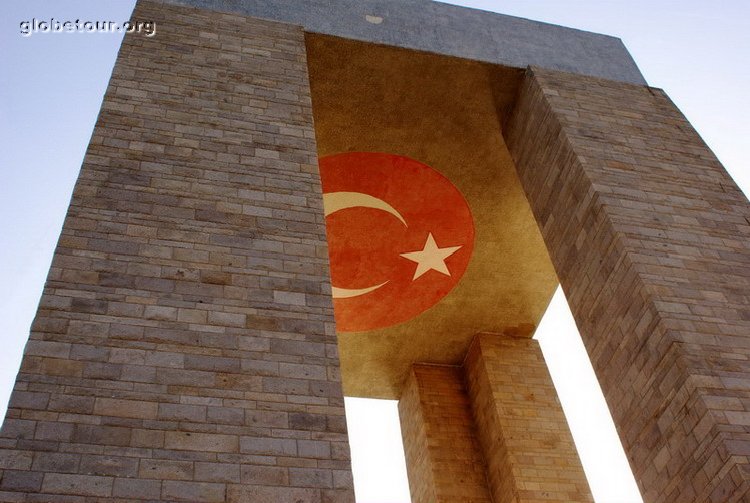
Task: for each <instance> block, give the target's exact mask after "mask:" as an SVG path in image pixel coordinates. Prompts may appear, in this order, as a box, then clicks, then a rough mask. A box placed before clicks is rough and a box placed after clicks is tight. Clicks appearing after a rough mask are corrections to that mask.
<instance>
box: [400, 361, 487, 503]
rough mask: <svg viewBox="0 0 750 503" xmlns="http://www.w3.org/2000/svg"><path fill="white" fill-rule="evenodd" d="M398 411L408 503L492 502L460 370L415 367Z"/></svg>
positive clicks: (441, 367) (436, 366) (454, 368)
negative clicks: (406, 477) (407, 477)
mask: <svg viewBox="0 0 750 503" xmlns="http://www.w3.org/2000/svg"><path fill="white" fill-rule="evenodd" d="M398 410H399V417H400V419H401V434H402V436H403V438H404V455H405V457H406V464H407V471H408V476H409V489H410V491H411V499H412V503H436V502H456V503H457V502H473V503H480V502H486V503H492V497H491V496H490V491H489V487H488V485H487V475H486V473H487V472H486V466H485V463H484V457H483V455H482V451H481V447H480V445H479V441H478V438H477V435H476V429H475V427H474V419H473V416H472V412H471V404H470V403H469V398H468V396H467V395H466V391H465V386H464V377H463V372H462V370H461V368H460V367H454V366H449V365H419V364H417V365H414V367H413V368H412V372H411V374H410V375H409V378H408V380H407V382H406V385H405V387H404V392H403V394H402V396H401V399H400V400H399V402H398Z"/></svg>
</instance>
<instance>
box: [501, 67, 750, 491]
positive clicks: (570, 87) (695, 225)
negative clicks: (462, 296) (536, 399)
mask: <svg viewBox="0 0 750 503" xmlns="http://www.w3.org/2000/svg"><path fill="white" fill-rule="evenodd" d="M505 134H506V140H507V143H508V147H509V149H510V151H511V153H512V155H513V157H514V159H515V162H516V165H517V168H518V172H519V176H520V179H521V182H522V184H523V186H524V189H525V191H526V193H527V196H528V199H529V201H530V203H531V206H532V209H533V212H534V215H535V217H536V219H537V222H538V224H539V227H540V229H541V230H542V233H543V236H544V240H545V243H546V245H547V247H548V250H549V253H550V256H551V258H552V261H553V263H554V265H555V268H556V270H557V274H558V276H559V278H560V282H561V283H562V286H563V289H564V291H565V294H566V296H567V298H568V301H569V303H570V306H571V309H572V311H573V315H574V317H575V319H576V322H577V324H578V327H579V329H580V332H581V336H582V337H583V341H584V344H585V345H586V348H587V350H588V353H589V355H590V357H591V360H592V363H593V365H594V368H595V370H596V373H597V375H598V377H599V381H600V383H601V386H602V389H603V391H604V394H605V397H606V399H607V402H608V404H609V407H610V410H611V411H612V415H613V417H614V420H615V424H616V426H617V429H618V432H619V434H620V438H621V439H622V441H623V444H624V447H625V450H626V452H627V455H628V458H629V460H630V463H631V466H632V468H633V471H634V474H635V477H636V480H637V481H638V483H639V485H640V488H641V491H642V493H643V497H644V499H645V501H647V502H657V501H659V502H661V501H715V502H728V501H746V500H747V498H748V497H750V458H749V456H750V363H748V362H750V337H749V334H750V314H749V313H750V311H748V305H749V304H750V239H749V236H750V223H749V222H750V220H749V218H750V206H749V205H748V201H747V199H746V198H745V196H744V195H743V194H742V192H741V191H740V190H739V188H738V187H737V186H736V185H735V183H734V182H733V181H732V179H731V178H730V177H729V175H728V174H727V173H726V171H725V170H724V169H723V168H722V166H721V165H720V163H719V161H718V160H717V159H716V157H715V156H714V155H713V154H712V153H711V151H710V150H709V149H708V147H707V146H706V145H705V144H704V143H703V141H702V140H701V139H700V137H699V136H698V135H697V133H696V132H695V131H694V130H693V128H692V127H691V126H690V124H689V123H688V121H687V120H686V119H685V118H684V117H683V116H682V114H681V113H680V112H679V111H678V110H677V109H676V108H675V106H674V105H673V104H672V103H671V101H670V100H669V99H668V98H667V97H666V95H665V94H664V93H663V92H662V91H660V90H658V89H652V88H649V87H644V86H638V85H630V84H624V83H619V82H612V81H607V80H601V79H596V78H590V77H582V76H580V75H572V74H567V73H560V72H552V71H546V70H540V69H536V68H534V69H533V70H531V71H529V72H528V73H527V76H526V80H525V82H524V84H523V85H522V89H521V92H520V95H519V98H518V103H517V104H516V106H515V110H514V111H513V113H512V115H511V117H510V119H509V121H508V124H506V127H505Z"/></svg>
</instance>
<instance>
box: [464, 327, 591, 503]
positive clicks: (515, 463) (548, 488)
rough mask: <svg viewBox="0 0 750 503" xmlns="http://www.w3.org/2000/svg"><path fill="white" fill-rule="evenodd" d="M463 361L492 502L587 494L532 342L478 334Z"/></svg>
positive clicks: (585, 498) (579, 498)
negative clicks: (485, 463) (485, 464)
mask: <svg viewBox="0 0 750 503" xmlns="http://www.w3.org/2000/svg"><path fill="white" fill-rule="evenodd" d="M464 368H465V372H466V383H467V392H468V395H469V397H470V399H471V404H472V409H473V414H474V418H475V420H476V431H477V436H478V438H479V441H480V444H481V445H482V448H483V453H484V457H485V459H486V462H487V469H488V471H487V476H488V481H489V487H490V490H491V491H492V497H493V501H494V502H495V503H517V502H526V501H549V502H560V503H570V502H592V501H594V500H593V498H592V497H591V492H590V489H589V485H588V482H587V481H586V476H585V474H584V472H583V467H582V466H581V461H580V459H579V458H578V453H577V451H576V448H575V445H574V444H573V437H572V436H571V434H570V430H569V428H568V423H567V421H566V419H565V415H564V414H563V410H562V407H561V406H560V402H559V400H558V398H557V392H556V391H555V386H554V384H553V383H552V378H551V377H550V375H549V371H548V370H547V365H546V363H545V362H544V357H543V356H542V352H541V350H540V349H539V344H538V343H537V342H536V341H535V340H532V339H527V338H513V337H503V336H496V335H492V334H481V335H478V336H477V337H476V338H475V339H474V342H473V343H472V346H471V348H470V349H469V352H468V354H467V356H466V361H465V363H464Z"/></svg>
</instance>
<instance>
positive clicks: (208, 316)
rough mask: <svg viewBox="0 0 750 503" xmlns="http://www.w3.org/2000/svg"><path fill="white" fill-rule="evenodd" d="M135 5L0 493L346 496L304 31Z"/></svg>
mask: <svg viewBox="0 0 750 503" xmlns="http://www.w3.org/2000/svg"><path fill="white" fill-rule="evenodd" d="M134 19H141V20H142V19H148V20H155V21H156V26H157V32H156V35H155V36H154V37H145V36H142V35H129V36H127V37H126V38H125V41H124V43H123V46H122V48H121V51H120V54H119V56H118V59H117V63H116V65H115V69H114V73H113V75H112V79H111V81H110V84H109V88H108V90H107V93H106V96H105V99H104V103H103V106H102V111H101V114H100V116H99V120H98V122H97V125H96V128H95V130H94V133H93V136H92V139H91V144H90V146H89V149H88V151H87V154H86V157H85V159H84V163H83V168H82V170H81V174H80V178H79V180H78V183H77V185H76V187H75V192H74V194H73V198H72V201H71V206H70V210H69V212H68V215H67V218H66V221H65V225H64V228H63V232H62V235H61V237H60V240H59V243H58V247H57V250H56V252H55V256H54V261H53V264H52V269H51V272H50V275H49V277H48V281H47V284H46V287H45V290H44V294H43V297H42V300H41V305H40V307H39V311H38V315H37V317H36V320H35V322H34V324H33V327H32V333H31V339H30V341H29V343H28V345H27V347H26V352H25V356H24V360H23V364H22V368H21V372H20V374H19V376H18V382H17V385H16V388H15V391H14V393H13V396H12V400H11V404H10V409H9V411H8V415H7V418H6V420H5V423H4V426H3V429H2V437H1V438H0V448H2V450H1V451H0V453H1V454H0V500H3V501H56V502H71V503H73V502H74V503H79V502H83V501H94V499H93V498H95V499H96V501H105V500H109V499H116V500H117V501H122V502H126V501H149V500H151V501H156V500H159V501H193V502H198V501H205V502H215V501H305V502H324V501H326V502H328V501H352V500H353V495H352V490H351V484H352V483H351V472H350V463H349V453H348V446H347V438H346V423H345V418H344V407H343V397H342V393H341V387H340V382H339V369H338V356H337V351H336V340H335V334H334V325H333V311H332V305H331V299H330V286H329V276H328V265H327V250H326V240H325V227H324V216H323V209H322V196H321V188H320V183H319V178H318V173H317V160H316V155H315V151H316V149H315V142H314V133H313V125H312V113H311V105H310V98H309V87H308V80H307V70H306V61H305V45H304V40H303V33H302V31H301V29H300V28H298V27H295V26H291V25H285V24H279V23H273V22H267V21H261V20H257V19H251V18H245V17H242V16H238V15H228V14H221V13H218V12H211V11H204V10H197V9H190V8H184V7H170V6H167V5H164V4H161V3H152V2H144V1H141V2H140V3H139V4H138V7H137V9H136V12H135V14H134ZM28 493H38V494H36V495H31V494H28Z"/></svg>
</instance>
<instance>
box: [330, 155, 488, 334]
mask: <svg viewBox="0 0 750 503" xmlns="http://www.w3.org/2000/svg"><path fill="white" fill-rule="evenodd" d="M320 174H321V180H322V183H323V203H324V206H325V214H326V228H327V233H328V246H329V255H330V260H331V283H332V286H333V299H334V312H335V316H336V326H337V329H338V330H339V331H341V332H361V331H367V330H374V329H377V328H384V327H389V326H391V325H395V324H398V323H402V322H405V321H407V320H410V319H412V318H414V317H415V316H417V315H418V314H420V313H422V312H424V311H425V310H427V309H429V308H430V307H432V306H433V305H435V304H436V303H437V302H438V301H440V299H442V298H443V297H445V296H446V295H447V294H448V292H450V291H451V289H453V287H454V286H456V284H457V283H458V281H459V280H460V279H461V276H462V275H463V274H464V272H465V271H466V268H467V266H468V265H469V260H470V259H471V253H472V251H473V249H474V222H473V220H472V217H471V211H470V210H469V206H468V204H466V201H465V200H464V198H463V196H462V195H461V193H460V192H459V191H458V189H456V187H455V186H453V184H452V183H451V182H450V181H448V179H447V178H445V177H444V176H443V175H441V174H440V173H438V172H437V171H435V170H434V169H432V168H430V167H429V166H427V165H425V164H422V163H421V162H418V161H415V160H414V159H410V158H408V157H404V156H399V155H393V154H385V153H369V152H350V153H344V154H337V155H331V156H328V157H324V158H322V159H320Z"/></svg>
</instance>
